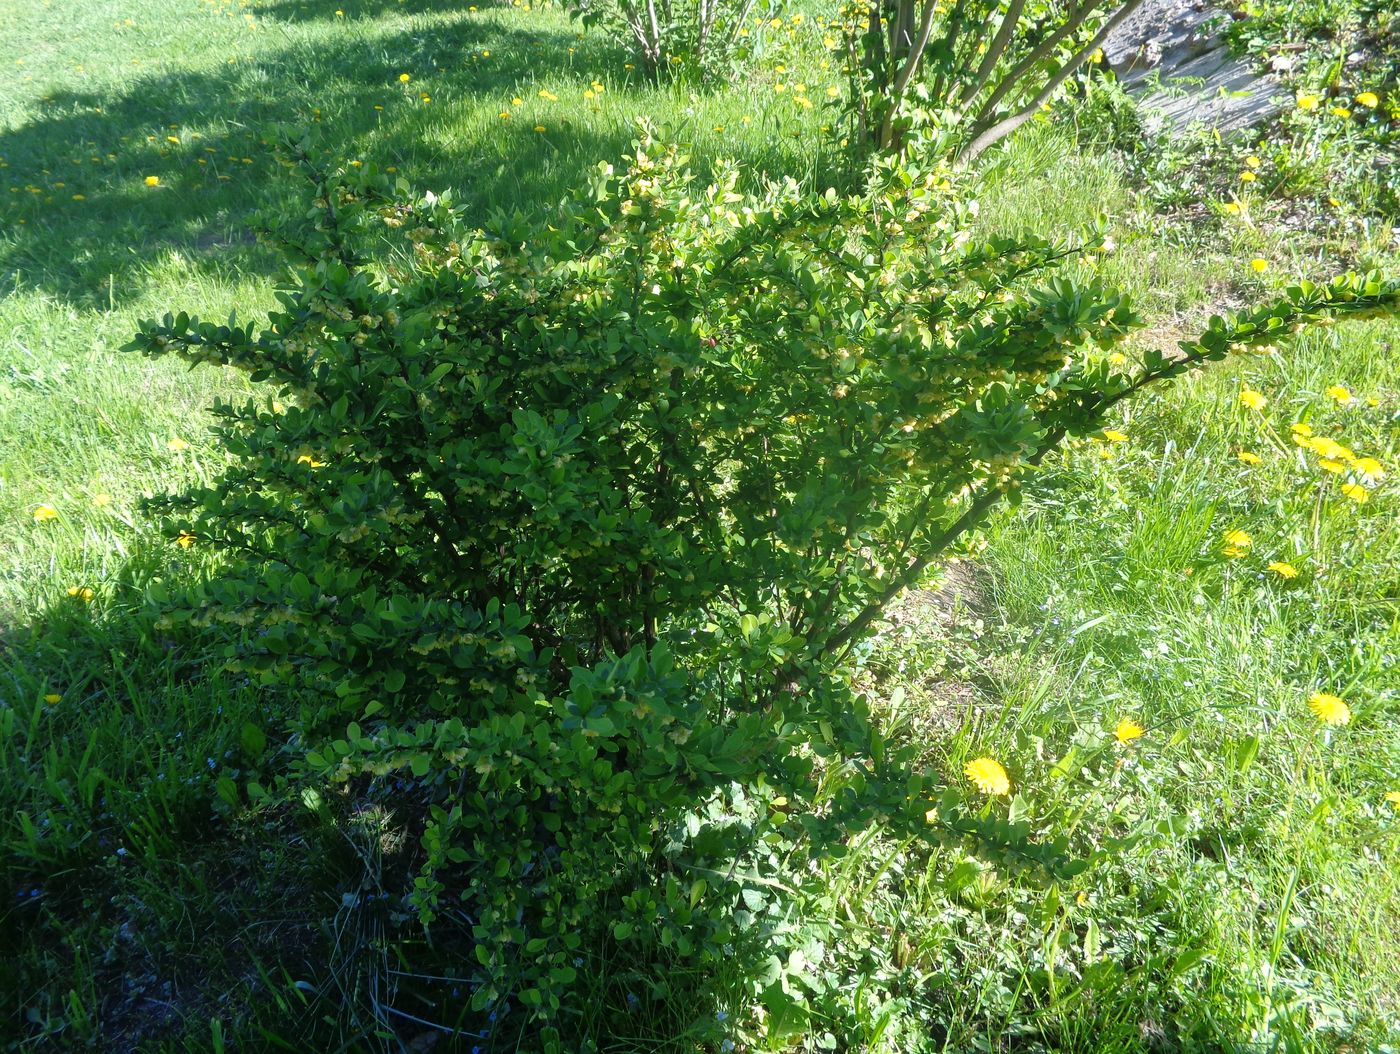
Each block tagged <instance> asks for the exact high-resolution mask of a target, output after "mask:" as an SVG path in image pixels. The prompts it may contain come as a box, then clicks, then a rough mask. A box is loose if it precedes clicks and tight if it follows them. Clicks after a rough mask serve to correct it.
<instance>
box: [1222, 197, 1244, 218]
mask: <svg viewBox="0 0 1400 1054" xmlns="http://www.w3.org/2000/svg"><path fill="white" fill-rule="evenodd" d="M1220 208H1221V209H1222V210H1223V211H1224V213H1225V215H1227V216H1238V215H1239V214H1240V213H1241V212H1243V211H1244V206H1243V205H1241V204H1240V203H1239V202H1238V201H1227V202H1225V204H1224V205H1221V206H1220Z"/></svg>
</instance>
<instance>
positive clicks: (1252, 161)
mask: <svg viewBox="0 0 1400 1054" xmlns="http://www.w3.org/2000/svg"><path fill="white" fill-rule="evenodd" d="M1244 163H1245V164H1246V165H1248V166H1249V167H1250V168H1258V167H1259V166H1260V165H1262V164H1263V163H1264V162H1262V161H1260V160H1259V158H1257V157H1256V156H1254V155H1253V154H1250V155H1249V156H1248V157H1247V158H1245V159H1244Z"/></svg>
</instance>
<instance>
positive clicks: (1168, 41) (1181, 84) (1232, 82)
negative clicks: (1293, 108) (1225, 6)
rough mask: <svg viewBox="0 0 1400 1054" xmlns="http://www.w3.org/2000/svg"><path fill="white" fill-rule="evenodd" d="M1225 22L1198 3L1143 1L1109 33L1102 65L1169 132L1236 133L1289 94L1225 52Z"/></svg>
mask: <svg viewBox="0 0 1400 1054" xmlns="http://www.w3.org/2000/svg"><path fill="white" fill-rule="evenodd" d="M1229 17H1230V16H1229V14H1228V13H1226V12H1223V11H1221V10H1219V9H1217V8H1212V7H1210V6H1208V5H1207V4H1205V3H1202V2H1200V0H1147V2H1146V3H1144V4H1143V5H1142V7H1140V8H1138V10H1137V11H1136V12H1134V13H1133V14H1132V15H1131V16H1129V17H1128V18H1126V19H1124V20H1123V22H1122V24H1121V25H1119V26H1118V27H1117V28H1116V29H1115V30H1114V31H1113V32H1112V33H1111V34H1109V37H1108V39H1107V41H1105V43H1104V49H1103V50H1104V61H1105V62H1106V63H1107V64H1108V66H1109V68H1110V69H1112V70H1113V72H1114V73H1115V74H1117V76H1118V79H1119V81H1120V82H1121V83H1122V84H1123V86H1124V87H1125V88H1127V89H1128V91H1130V92H1132V93H1133V94H1134V95H1136V96H1137V97H1138V100H1139V102H1140V104H1141V105H1142V107H1143V108H1144V110H1145V111H1147V112H1148V113H1149V115H1155V116H1156V118H1157V120H1159V121H1162V122H1165V124H1166V126H1167V127H1169V128H1170V129H1171V131H1173V132H1174V133H1180V132H1184V131H1186V130H1187V129H1189V128H1191V127H1192V126H1194V125H1204V126H1206V127H1210V128H1215V129H1218V130H1219V131H1221V132H1236V131H1240V130H1242V129H1244V128H1248V127H1250V126H1251V125H1254V124H1257V123H1258V122H1260V121H1262V120H1266V119H1267V118H1269V117H1272V116H1273V115H1274V114H1276V113H1278V112H1279V111H1280V110H1282V109H1283V107H1284V106H1285V105H1287V103H1288V101H1289V99H1290V95H1289V92H1288V90H1287V89H1286V88H1285V87H1284V86H1283V85H1282V84H1281V83H1280V82H1279V80H1278V79H1277V78H1276V77H1273V76H1270V75H1267V74H1260V73H1257V72H1256V71H1255V70H1254V69H1252V68H1251V66H1250V64H1249V62H1248V61H1246V60H1245V59H1242V58H1239V57H1237V56H1235V55H1232V54H1230V49H1229V48H1228V46H1227V45H1226V43H1225V40H1224V37H1223V36H1222V35H1221V29H1222V28H1223V27H1224V25H1225V22H1226V21H1227V20H1228V19H1229Z"/></svg>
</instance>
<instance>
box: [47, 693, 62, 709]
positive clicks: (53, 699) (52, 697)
mask: <svg viewBox="0 0 1400 1054" xmlns="http://www.w3.org/2000/svg"><path fill="white" fill-rule="evenodd" d="M62 701H63V696H61V695H59V694H58V693H57V692H50V693H49V694H48V695H46V696H44V702H46V703H48V704H49V705H50V706H53V704H54V703H59V702H62Z"/></svg>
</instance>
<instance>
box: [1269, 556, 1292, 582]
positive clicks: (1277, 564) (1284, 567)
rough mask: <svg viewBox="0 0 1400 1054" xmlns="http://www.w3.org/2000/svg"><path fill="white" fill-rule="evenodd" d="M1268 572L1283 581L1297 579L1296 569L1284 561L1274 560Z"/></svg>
mask: <svg viewBox="0 0 1400 1054" xmlns="http://www.w3.org/2000/svg"><path fill="white" fill-rule="evenodd" d="M1269 570H1270V571H1272V572H1273V573H1274V574H1276V575H1278V576H1279V577H1280V578H1284V579H1288V578H1297V577H1298V569H1297V568H1296V567H1294V566H1293V565H1292V564H1290V563H1288V562H1287V561H1286V560H1275V561H1274V562H1273V563H1271V564H1270V565H1269Z"/></svg>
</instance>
